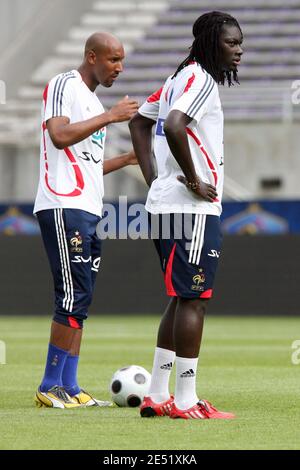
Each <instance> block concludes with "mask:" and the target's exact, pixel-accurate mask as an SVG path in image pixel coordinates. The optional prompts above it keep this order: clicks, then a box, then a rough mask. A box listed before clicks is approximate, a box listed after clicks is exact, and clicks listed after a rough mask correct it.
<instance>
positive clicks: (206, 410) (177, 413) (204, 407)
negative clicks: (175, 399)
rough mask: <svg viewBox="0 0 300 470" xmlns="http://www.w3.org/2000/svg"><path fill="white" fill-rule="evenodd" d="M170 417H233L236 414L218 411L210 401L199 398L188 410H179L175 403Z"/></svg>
mask: <svg viewBox="0 0 300 470" xmlns="http://www.w3.org/2000/svg"><path fill="white" fill-rule="evenodd" d="M170 418H173V419H176V418H182V419H233V418H235V416H234V414H232V413H226V412H224V411H218V410H217V408H215V407H214V406H212V404H211V403H209V401H206V400H199V401H198V403H196V405H194V406H192V407H191V408H188V409H187V410H179V409H178V408H177V407H176V405H175V403H173V406H172V409H171V413H170Z"/></svg>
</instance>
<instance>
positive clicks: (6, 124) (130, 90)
mask: <svg viewBox="0 0 300 470" xmlns="http://www.w3.org/2000/svg"><path fill="white" fill-rule="evenodd" d="M90 5H91V6H87V8H86V11H85V13H84V14H83V15H81V16H80V17H78V22H77V24H74V25H73V27H71V28H70V29H69V30H68V32H67V34H66V35H65V38H64V39H63V40H60V41H58V42H57V44H56V46H55V48H54V51H52V52H50V49H49V53H48V54H46V55H45V57H43V60H41V61H40V65H39V66H38V67H36V68H35V70H33V72H32V74H31V77H30V79H29V80H26V81H25V82H24V83H23V84H22V86H20V88H19V90H18V93H17V94H16V96H15V97H14V98H13V99H10V100H9V101H8V102H7V104H6V106H5V107H1V108H0V143H4V144H15V139H16V130H17V131H18V137H19V139H20V140H23V141H25V142H26V143H27V144H30V145H33V146H37V145H38V142H39V116H40V103H41V95H42V90H43V88H44V86H45V84H46V83H47V81H48V80H49V78H50V77H52V76H54V75H55V74H57V73H59V72H62V71H66V70H70V68H74V67H76V66H77V65H79V64H80V61H81V60H82V49H83V44H84V41H85V40H86V38H87V37H88V36H89V35H90V34H91V33H93V32H94V31H96V30H107V31H111V32H112V33H114V34H116V35H117V36H118V37H119V38H120V39H121V40H122V41H123V43H124V45H125V49H126V53H127V57H126V63H125V71H124V74H122V75H121V76H120V78H119V79H118V81H117V82H116V84H115V85H114V86H113V87H112V88H110V89H103V88H101V87H99V89H98V93H99V97H100V98H101V101H102V103H103V104H104V106H105V107H110V106H111V105H112V104H113V103H115V102H116V101H117V100H118V99H120V98H121V97H123V96H124V95H126V94H129V95H130V96H132V97H135V98H137V99H138V100H139V102H140V103H142V102H143V100H144V99H145V97H146V96H147V95H149V94H150V93H152V92H153V91H155V90H156V89H157V88H159V87H160V86H161V85H162V83H163V81H164V79H165V77H166V76H167V75H169V74H171V73H173V72H174V70H175V68H176V66H177V64H178V63H179V62H180V61H181V60H182V59H183V58H184V57H185V56H186V55H187V53H188V47H189V46H190V45H191V42H192V34H191V25H192V24H193V22H194V20H195V18H197V17H198V16H199V15H200V14H202V13H204V12H206V11H209V10H212V9H215V10H222V11H226V12H228V13H230V14H232V15H233V16H236V17H237V19H238V20H239V22H240V25H241V27H242V29H243V33H244V44H243V47H244V50H245V54H244V57H243V63H242V66H241V67H240V70H239V78H240V82H241V85H240V86H234V87H232V88H231V89H228V88H227V87H220V94H221V99H222V104H223V108H224V114H225V117H226V122H227V123H228V122H230V121H232V122H259V121H261V122H264V121H268V122H291V121H293V120H299V119H300V106H296V105H293V103H292V99H291V96H292V83H293V82H295V81H296V80H297V79H298V77H300V35H299V20H300V2H299V0H285V2H284V3H283V2H282V1H281V0H268V2H261V1H260V0H213V1H211V0H201V2H199V0H151V2H147V1H145V0H140V1H138V0H111V1H110V2H103V1H99V0H97V1H95V2H93V3H91V4H90ZM11 66H13V63H12V64H11ZM109 136H110V137H109V141H108V142H109V145H108V146H107V150H108V152H107V154H108V155H111V154H114V153H115V152H119V151H123V150H124V149H128V145H129V135H128V128H127V124H126V123H124V124H123V125H118V126H111V131H110V133H109ZM129 171H132V172H133V171H134V170H133V169H132V168H130V170H129Z"/></svg>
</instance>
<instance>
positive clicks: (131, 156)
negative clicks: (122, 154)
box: [127, 149, 138, 165]
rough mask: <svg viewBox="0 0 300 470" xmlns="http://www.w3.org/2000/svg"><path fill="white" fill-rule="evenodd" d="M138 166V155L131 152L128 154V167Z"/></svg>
mask: <svg viewBox="0 0 300 470" xmlns="http://www.w3.org/2000/svg"><path fill="white" fill-rule="evenodd" d="M137 164H138V159H137V158H136V155H135V153H134V150H133V149H132V150H130V152H128V153H127V165H137Z"/></svg>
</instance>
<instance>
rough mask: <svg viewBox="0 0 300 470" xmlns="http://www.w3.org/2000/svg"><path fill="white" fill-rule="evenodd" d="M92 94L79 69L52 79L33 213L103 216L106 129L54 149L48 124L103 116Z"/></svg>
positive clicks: (46, 97) (47, 93)
mask: <svg viewBox="0 0 300 470" xmlns="http://www.w3.org/2000/svg"><path fill="white" fill-rule="evenodd" d="M104 111H105V110H104V108H103V106H102V104H101V102H100V101H99V98H98V96H97V95H96V93H95V91H91V90H90V88H88V86H87V85H86V83H85V82H84V81H83V79H82V76H81V75H80V73H79V72H78V70H72V71H71V72H67V73H63V74H60V75H58V76H56V77H54V78H53V79H52V80H51V81H50V82H49V84H48V85H47V86H46V88H45V90H44V94H43V108H42V132H41V144H40V149H41V150H40V152H41V155H40V160H41V162H40V180H39V187H38V193H37V197H36V201H35V206H34V213H36V212H38V211H41V210H44V209H54V208H69V209H81V210H85V211H87V212H90V213H91V214H95V215H98V216H101V215H102V207H103V202H102V198H103V195H104V188H103V154H104V144H105V136H106V127H105V126H104V127H102V128H101V129H98V130H97V131H95V132H94V133H93V134H91V135H90V136H88V137H87V138H86V139H83V140H81V141H80V142H77V143H74V144H73V145H70V146H68V147H65V148H63V149H59V148H57V147H56V146H55V145H54V143H53V141H52V139H51V137H50V135H49V131H48V129H47V125H46V123H47V121H48V120H49V119H52V118H56V117H62V116H65V117H67V118H68V119H69V121H70V124H72V123H76V122H80V121H85V120H87V119H90V118H92V117H95V116H98V115H100V114H103V113H104Z"/></svg>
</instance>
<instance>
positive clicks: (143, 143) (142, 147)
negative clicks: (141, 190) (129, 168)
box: [129, 113, 157, 186]
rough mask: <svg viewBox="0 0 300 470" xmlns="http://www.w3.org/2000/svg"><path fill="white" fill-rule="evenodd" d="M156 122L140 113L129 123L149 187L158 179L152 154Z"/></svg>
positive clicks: (136, 151) (134, 145)
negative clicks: (153, 128) (153, 132)
mask: <svg viewBox="0 0 300 470" xmlns="http://www.w3.org/2000/svg"><path fill="white" fill-rule="evenodd" d="M154 124H155V121H153V120H152V119H149V118H146V117H144V116H142V115H141V114H139V113H136V115H135V116H134V117H133V118H132V119H131V121H130V122H129V129H130V134H131V139H132V143H133V148H134V151H135V154H136V156H137V159H138V162H139V165H140V167H141V170H142V173H143V175H144V178H145V180H146V183H147V185H148V186H151V183H152V181H153V180H154V179H155V178H156V176H157V175H156V170H155V165H154V158H153V154H152V127H153V126H154Z"/></svg>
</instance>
